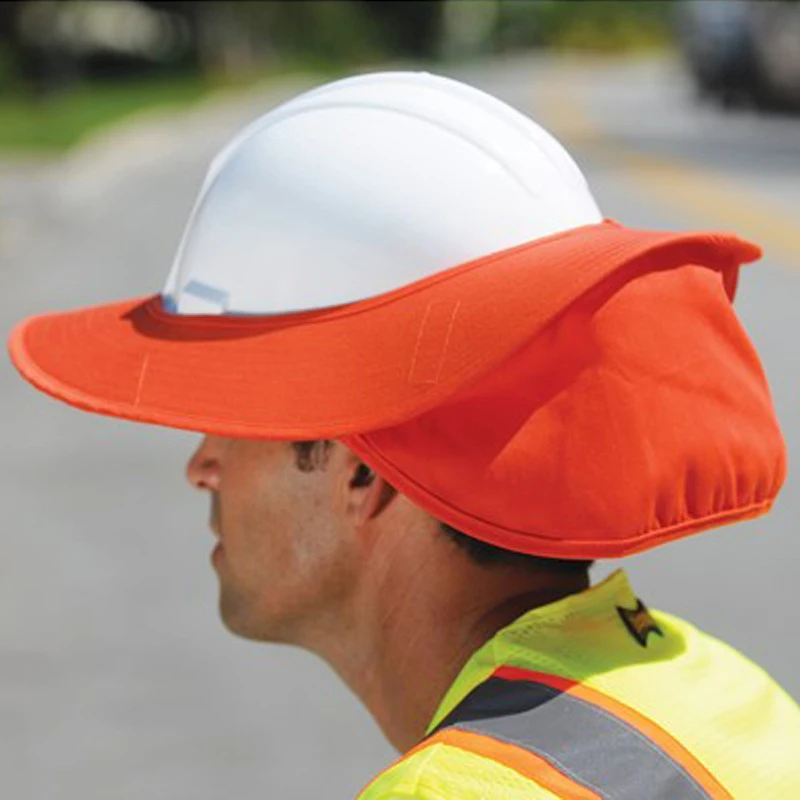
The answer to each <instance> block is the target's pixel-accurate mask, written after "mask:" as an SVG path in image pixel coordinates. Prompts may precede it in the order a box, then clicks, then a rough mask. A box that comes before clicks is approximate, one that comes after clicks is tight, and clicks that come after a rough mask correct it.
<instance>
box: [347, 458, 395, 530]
mask: <svg viewBox="0 0 800 800" xmlns="http://www.w3.org/2000/svg"><path fill="white" fill-rule="evenodd" d="M348 468H349V469H348V476H349V481H348V485H347V492H348V500H347V511H348V514H350V515H351V517H352V519H353V521H354V522H355V523H356V524H357V525H363V524H364V523H365V522H369V520H371V519H374V518H375V517H377V516H378V515H379V514H380V513H381V512H382V511H383V510H384V509H385V508H386V507H387V506H388V505H389V503H391V501H392V500H393V499H394V498H395V497H396V496H397V490H396V489H395V488H394V486H392V485H391V484H390V483H389V482H388V481H386V480H385V479H384V478H382V477H381V476H380V475H379V474H378V473H377V472H375V470H373V469H372V467H370V466H369V465H368V464H365V463H364V462H363V461H361V460H360V459H359V458H358V457H356V456H355V454H353V459H352V460H351V461H350V463H349V464H348Z"/></svg>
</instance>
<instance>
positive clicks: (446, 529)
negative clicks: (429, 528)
mask: <svg viewBox="0 0 800 800" xmlns="http://www.w3.org/2000/svg"><path fill="white" fill-rule="evenodd" d="M332 446H333V441H332V440H330V439H315V440H312V441H297V442H292V447H293V448H294V451H295V460H296V463H297V468H298V469H299V470H302V471H303V472H311V471H313V470H315V469H316V468H317V467H322V468H323V469H324V467H325V464H326V463H327V461H328V455H329V453H330V449H331V447H332ZM439 525H440V527H441V530H442V533H443V534H444V535H445V536H446V537H447V538H448V539H449V540H450V541H451V542H453V543H454V544H455V545H456V546H457V547H458V548H459V549H461V550H462V551H463V552H465V553H466V554H467V556H469V558H470V560H471V561H472V562H473V563H475V564H479V565H480V566H483V567H500V566H506V567H517V568H522V569H529V570H531V571H537V572H556V573H559V574H562V575H568V574H576V573H582V572H586V570H588V569H589V567H591V566H592V564H594V561H587V560H586V559H566V558H544V557H542V556H531V555H528V554H527V553H517V552H515V551H513V550H506V549H505V548H504V547H497V546H496V545H493V544H489V543H488V542H483V541H481V540H480V539H475V538H474V537H472V536H468V535H467V534H465V533H462V532H461V531H457V530H456V529H455V528H451V527H450V526H449V525H448V524H446V523H444V522H441V521H440V522H439Z"/></svg>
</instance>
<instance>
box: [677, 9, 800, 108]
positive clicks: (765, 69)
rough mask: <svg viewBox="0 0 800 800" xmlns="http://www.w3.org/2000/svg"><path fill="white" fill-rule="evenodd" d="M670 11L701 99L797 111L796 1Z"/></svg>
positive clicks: (799, 35)
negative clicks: (675, 20) (673, 16)
mask: <svg viewBox="0 0 800 800" xmlns="http://www.w3.org/2000/svg"><path fill="white" fill-rule="evenodd" d="M675 8H676V15H677V28H678V39H679V42H680V45H681V50H682V52H683V54H684V57H685V60H686V62H687V64H688V66H689V69H690V71H691V73H692V76H693V77H694V80H695V84H696V86H697V88H698V92H699V94H700V96H701V97H707V98H710V99H712V100H715V101H717V102H719V103H720V104H721V105H722V106H724V107H733V106H737V105H744V104H749V105H753V106H755V107H756V108H759V109H763V110H776V111H777V110H795V111H798V110H800V0H683V2H680V3H676V4H675Z"/></svg>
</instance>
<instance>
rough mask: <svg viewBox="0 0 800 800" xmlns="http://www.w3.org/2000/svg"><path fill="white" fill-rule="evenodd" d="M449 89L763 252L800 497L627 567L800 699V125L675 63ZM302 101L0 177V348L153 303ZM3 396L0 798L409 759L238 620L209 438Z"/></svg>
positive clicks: (158, 794) (476, 69) (200, 120)
mask: <svg viewBox="0 0 800 800" xmlns="http://www.w3.org/2000/svg"><path fill="white" fill-rule="evenodd" d="M450 74H453V75H455V76H456V77H461V78H463V79H466V80H468V81H470V82H473V83H474V84H475V85H477V86H479V87H481V88H484V89H486V90H488V91H490V92H492V93H495V94H497V95H498V96H499V97H501V98H503V99H505V100H507V101H509V102H510V103H512V104H513V105H515V106H516V107H518V108H520V109H522V110H523V111H526V112H528V113H530V114H531V115H532V116H533V117H534V119H537V120H538V121H539V122H541V123H542V124H543V125H544V126H545V127H547V128H549V129H551V130H552V131H553V132H554V133H555V134H556V135H558V136H559V137H561V138H562V140H563V141H564V142H565V143H566V144H567V146H568V147H569V148H570V149H571V150H572V151H573V153H574V155H575V156H576V159H577V160H578V162H579V163H580V164H581V166H582V167H583V169H584V171H585V172H586V174H587V176H588V178H589V181H590V184H591V185H592V186H593V188H594V190H595V195H596V197H597V199H598V201H599V203H600V206H601V208H602V209H603V210H604V212H605V213H606V215H608V216H611V217H614V218H616V219H619V220H620V221H622V222H624V223H626V224H629V225H639V226H648V227H657V228H676V229H677V228H703V227H720V228H728V229H734V230H736V231H737V232H739V233H741V234H749V235H751V236H752V237H753V238H755V239H756V240H757V241H759V242H760V243H761V244H762V245H763V246H764V248H765V250H766V257H765V258H764V260H763V261H762V262H760V263H759V264H758V265H756V266H754V267H750V268H747V269H746V270H745V272H744V274H743V277H742V281H741V284H740V291H739V298H738V301H737V306H738V309H739V312H740V315H741V316H742V318H743V320H744V322H745V324H746V326H747V328H748V330H749V332H750V334H751V336H752V337H753V339H754V340H755V343H756V345H757V347H758V349H759V351H760V353H761V355H762V358H763V361H764V364H765V367H766V370H767V373H768V376H769V378H770V380H771V384H772V386H773V390H774V395H775V400H776V403H777V407H778V412H779V415H780V418H781V420H782V423H783V426H784V431H785V434H786V438H787V441H788V444H789V449H790V461H791V468H790V470H791V471H790V478H789V481H788V484H787V485H786V487H785V489H784V491H783V494H782V495H781V498H780V500H779V502H778V504H777V506H776V508H775V509H774V511H773V512H772V514H771V515H770V516H768V517H767V518H765V519H762V520H757V521H754V522H750V523H745V524H742V525H738V526H733V527H729V528H723V529H719V530H717V531H715V532H711V533H709V534H706V535H703V536H699V537H696V538H694V539H691V540H688V541H685V542H680V543H677V544H674V545H670V546H667V547H666V548H664V549H663V550H661V551H658V552H655V553H651V554H646V555H643V556H638V557H634V558H632V559H630V560H628V561H626V563H625V566H626V568H627V569H628V571H629V573H630V574H631V577H632V579H633V582H634V586H635V587H637V589H638V591H639V593H640V594H641V595H642V596H643V598H644V599H645V601H646V602H647V603H648V604H649V605H651V606H655V607H659V608H663V609H665V610H669V611H672V612H673V613H676V614H678V615H681V616H684V617H686V618H688V619H690V620H692V621H693V622H695V624H697V625H698V626H700V627H702V628H704V629H706V630H708V631H710V632H712V633H714V634H716V635H719V636H721V637H722V638H724V639H726V640H727V641H729V642H730V643H732V644H733V645H735V646H737V647H738V648H740V649H741V650H743V651H744V652H745V653H746V654H748V655H749V656H751V657H752V658H754V659H755V660H756V661H757V662H759V663H760V664H761V665H762V666H764V667H765V668H766V669H767V670H769V671H770V672H771V673H772V674H773V675H774V676H775V677H776V678H777V679H778V680H779V681H781V682H782V683H783V684H784V685H785V686H786V688H787V689H788V690H789V691H790V692H792V693H793V694H794V695H795V696H796V697H800V673H799V672H798V669H797V665H798V663H799V662H800V644H799V643H798V640H797V638H796V637H795V636H794V635H793V634H794V630H795V628H794V625H795V624H797V618H798V612H797V610H796V609H797V607H798V602H797V599H796V597H795V595H794V593H793V589H794V586H795V585H796V584H797V578H796V575H795V573H794V570H795V568H796V564H797V563H798V561H799V560H800V540H798V530H797V529H796V522H795V520H796V519H798V518H800V466H798V468H797V469H794V465H795V464H797V465H800V422H798V418H797V413H796V409H797V399H798V397H800V316H798V313H797V312H796V310H795V308H796V306H797V304H798V299H800V233H798V226H797V219H798V214H799V213H800V120H787V119H764V118H758V117H756V116H753V115H751V114H749V113H747V112H736V113H735V114H722V113H719V112H716V111H714V110H712V109H708V108H699V107H696V106H695V104H694V102H693V100H692V93H691V91H690V89H689V87H688V85H687V83H686V81H685V79H684V77H683V76H682V74H681V73H680V71H679V70H678V69H677V68H676V67H675V66H674V65H671V64H670V63H667V62H657V61H641V62H632V63H619V62H581V63H574V62H562V61H558V60H553V59H518V60H513V61H504V62H492V63H486V64H482V65H473V66H471V67H469V68H464V69H460V70H452V71H451V72H450ZM301 88H302V87H301V85H299V84H293V85H285V86H281V87H280V89H279V90H277V89H276V90H274V91H272V92H264V93H262V94H260V95H257V96H253V95H251V96H247V97H239V98H233V99H230V100H227V101H224V102H222V101H217V102H216V103H215V105H213V106H210V107H205V108H202V109H198V110H196V111H193V112H191V113H189V114H185V115H182V116H180V117H174V116H170V115H166V114H165V115H162V116H152V115H151V116H150V117H148V118H143V119H141V120H139V121H137V122H136V123H134V124H132V125H130V126H126V128H124V129H121V130H117V131H111V132H109V133H108V134H107V135H106V136H105V137H104V138H103V139H100V140H96V141H94V142H92V143H91V144H90V145H88V146H87V147H86V148H84V149H83V150H82V151H79V152H78V153H77V154H75V155H72V156H70V157H69V158H68V159H66V160H64V161H63V162H53V163H46V164H28V165H2V164H0V328H2V330H3V332H4V335H5V334H7V332H8V330H9V328H10V327H11V325H12V324H13V323H14V322H15V321H17V320H18V319H20V318H21V317H23V316H25V315H27V314H31V313H37V312H42V311H49V310H54V309H57V308H69V307H75V306H81V305H90V304H93V303H99V302H104V301H107V300H112V299H118V298H121V297H125V296H135V295H139V294H141V295H144V294H148V293H151V292H153V291H155V290H156V289H158V288H160V287H161V285H162V283H163V280H164V279H165V277H166V273H167V270H168V267H169V264H170V262H171V259H172V256H173V252H174V250H175V248H176V246H177V242H178V238H179V236H180V233H181V230H182V227H183V224H184V222H185V219H186V217H187V215H188V212H189V209H190V206H191V204H192V201H193V198H194V195H195V193H196V191H197V190H198V188H199V184H200V181H201V179H202V176H203V173H204V171H205V168H206V165H207V163H208V161H209V159H210V158H211V157H212V155H213V154H214V152H215V151H216V150H217V149H218V147H219V146H220V145H221V144H222V143H223V142H224V141H225V140H226V138H227V137H228V136H230V135H231V133H232V132H233V131H234V130H236V129H237V128H238V127H239V126H241V125H242V124H243V123H244V122H246V121H248V120H250V119H252V118H253V117H255V116H257V115H258V114H260V113H261V112H262V111H264V110H265V109H267V108H268V107H269V106H270V105H272V104H274V103H276V102H278V101H279V100H280V99H282V98H283V97H284V96H288V95H291V94H294V93H295V92H297V91H299V90H300V89H301ZM0 392H2V398H3V411H4V413H3V414H2V417H0V426H2V427H1V428H0V431H1V432H2V445H3V459H2V466H0V476H1V477H2V480H1V481H0V499H1V500H2V508H3V511H4V522H5V524H4V526H3V534H2V537H0V553H1V554H2V558H1V559H0V796H2V797H3V798H8V800H134V798H135V799H136V800H141V799H142V798H147V800H190V798H191V800H220V798H227V797H235V798H236V800H250V799H251V798H252V799H253V800H255V799H256V798H258V799H259V800H261V799H262V798H282V799H286V800H292V799H293V798H308V797H325V798H347V797H352V796H353V795H354V794H355V793H356V792H357V791H358V789H359V788H360V787H361V786H362V785H363V784H364V783H365V782H366V781H367V780H368V779H369V778H370V777H371V776H372V775H373V774H374V773H375V772H376V771H378V770H379V769H380V768H381V767H382V766H383V765H384V764H385V763H387V762H388V761H389V759H391V758H392V757H393V752H392V751H391V749H390V748H389V746H388V745H386V744H385V743H384V742H383V741H382V739H381V736H380V734H379V732H378V731H377V729H376V727H375V726H374V724H373V723H372V722H371V720H370V719H369V718H368V716H367V715H366V713H365V712H364V711H363V710H362V709H361V708H360V706H359V704H358V703H357V702H356V700H355V699H354V698H352V697H351V696H350V695H349V694H348V692H347V691H346V690H345V689H344V688H343V687H342V686H341V685H340V683H339V682H338V680H337V679H336V678H335V677H334V676H333V674H331V672H330V671H329V670H328V668H327V667H325V666H324V665H323V664H321V663H319V662H318V661H317V660H316V659H314V658H313V657H311V656H309V655H308V654H306V653H301V652H294V651H292V650H289V649H286V648H280V647H271V646H269V647H265V646H259V645H254V644H251V643H246V642H243V641H240V640H237V639H235V638H233V637H231V636H229V635H228V634H227V633H225V632H224V631H223V629H222V627H221V625H220V624H219V622H218V618H217V610H216V601H217V597H216V579H215V577H214V574H213V572H212V570H211V568H210V566H209V563H208V556H209V551H210V549H211V546H212V539H211V535H210V534H209V533H208V532H207V529H206V521H207V516H208V508H207V503H206V501H205V499H204V498H202V497H200V496H199V495H193V494H192V493H191V491H190V490H189V489H188V487H187V486H186V484H185V481H184V478H183V467H184V463H185V459H186V458H187V456H188V455H189V453H190V452H191V450H192V448H193V447H194V445H195V443H196V438H197V437H194V436H191V435H188V434H184V433H180V432H176V431H169V430H166V429H160V428H156V427H148V426H138V425H133V424H130V423H125V422H120V421H115V420H111V419H106V418H102V417H97V416H93V415H86V414H80V413H78V412H76V411H73V410H72V409H68V408H66V407H64V406H61V405H60V404H57V403H55V402H53V401H50V400H48V399H46V398H44V397H42V396H41V395H38V394H37V393H35V392H34V391H33V390H32V389H30V388H29V387H28V386H27V385H26V384H24V383H23V382H22V381H20V380H19V379H18V378H17V377H16V374H15V373H14V372H13V369H12V368H11V366H10V365H9V363H8V362H7V361H4V362H2V364H0ZM615 566H616V564H603V565H600V566H598V568H597V569H596V574H595V578H600V577H603V576H604V575H605V574H607V573H608V571H609V570H610V569H611V568H613V567H615ZM664 688H665V691H668V688H669V687H664Z"/></svg>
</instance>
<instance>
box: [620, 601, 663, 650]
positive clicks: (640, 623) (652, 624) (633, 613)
mask: <svg viewBox="0 0 800 800" xmlns="http://www.w3.org/2000/svg"><path fill="white" fill-rule="evenodd" d="M617 613H618V614H619V617H620V619H621V620H622V621H623V622H624V623H625V627H626V628H627V629H628V631H629V632H630V634H631V636H633V638H634V639H636V641H637V642H639V644H640V645H641V646H642V647H647V637H648V636H649V635H650V634H651V633H657V634H658V635H659V636H663V635H664V631H662V630H661V628H659V627H658V625H657V624H656V621H655V620H654V619H653V618H652V617H651V616H650V612H649V611H648V610H647V606H646V605H645V604H644V603H643V602H642V601H641V600H639V605H637V606H636V608H622V606H617Z"/></svg>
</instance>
